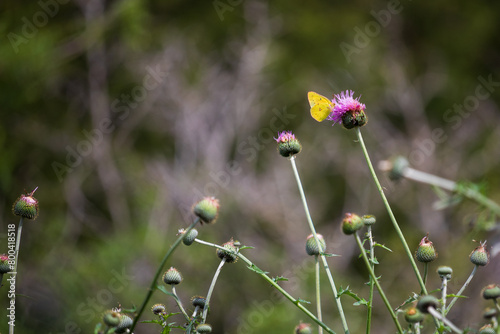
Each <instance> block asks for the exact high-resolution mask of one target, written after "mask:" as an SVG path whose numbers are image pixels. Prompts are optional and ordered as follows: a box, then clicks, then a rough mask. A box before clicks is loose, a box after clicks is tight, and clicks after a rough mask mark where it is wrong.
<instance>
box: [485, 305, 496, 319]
mask: <svg viewBox="0 0 500 334" xmlns="http://www.w3.org/2000/svg"><path fill="white" fill-rule="evenodd" d="M497 314H498V311H497V309H496V308H493V307H488V308H487V309H486V310H484V312H483V318H485V319H492V318H495V317H496V316H497Z"/></svg>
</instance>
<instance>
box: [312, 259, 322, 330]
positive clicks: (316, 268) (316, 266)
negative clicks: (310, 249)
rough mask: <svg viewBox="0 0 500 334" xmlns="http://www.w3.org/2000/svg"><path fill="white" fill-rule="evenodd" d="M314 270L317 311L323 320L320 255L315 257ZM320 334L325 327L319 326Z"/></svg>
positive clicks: (319, 317)
mask: <svg viewBox="0 0 500 334" xmlns="http://www.w3.org/2000/svg"><path fill="white" fill-rule="evenodd" d="M314 262H315V264H314V271H315V273H316V313H317V314H318V319H319V320H320V321H323V315H322V312H321V282H320V272H319V266H320V264H319V261H318V256H317V255H316V256H315V257H314ZM318 334H323V328H322V327H321V326H319V327H318Z"/></svg>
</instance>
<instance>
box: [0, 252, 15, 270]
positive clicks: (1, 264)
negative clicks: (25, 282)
mask: <svg viewBox="0 0 500 334" xmlns="http://www.w3.org/2000/svg"><path fill="white" fill-rule="evenodd" d="M9 271H12V269H11V268H10V264H9V257H8V256H7V255H6V254H2V255H0V275H3V274H6V273H8V272H9Z"/></svg>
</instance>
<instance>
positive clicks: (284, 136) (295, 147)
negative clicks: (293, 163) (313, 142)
mask: <svg viewBox="0 0 500 334" xmlns="http://www.w3.org/2000/svg"><path fill="white" fill-rule="evenodd" d="M274 140H276V142H278V152H279V154H280V155H281V156H283V157H285V158H289V157H291V156H294V155H295V154H298V153H300V150H302V146H301V145H300V142H299V141H298V139H297V138H295V135H294V134H293V133H292V132H291V131H283V132H281V133H279V134H278V138H274Z"/></svg>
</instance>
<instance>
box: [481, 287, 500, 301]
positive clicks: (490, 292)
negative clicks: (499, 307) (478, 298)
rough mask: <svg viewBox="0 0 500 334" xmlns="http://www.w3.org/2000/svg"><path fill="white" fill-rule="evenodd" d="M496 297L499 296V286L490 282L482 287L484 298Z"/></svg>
mask: <svg viewBox="0 0 500 334" xmlns="http://www.w3.org/2000/svg"><path fill="white" fill-rule="evenodd" d="M498 297H500V286H498V285H496V284H490V285H487V286H486V287H485V288H484V289H483V298H484V299H497V298H498Z"/></svg>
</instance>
